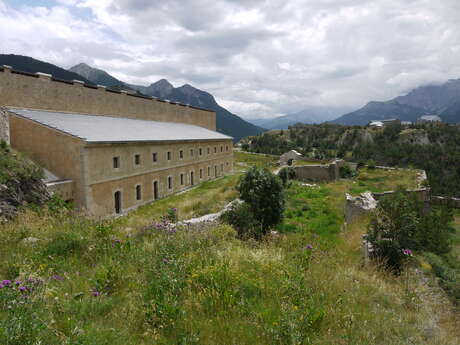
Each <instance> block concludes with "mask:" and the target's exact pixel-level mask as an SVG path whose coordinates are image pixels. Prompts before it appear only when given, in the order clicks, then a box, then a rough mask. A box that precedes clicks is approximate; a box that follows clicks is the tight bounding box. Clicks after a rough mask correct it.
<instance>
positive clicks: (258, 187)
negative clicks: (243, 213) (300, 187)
mask: <svg viewBox="0 0 460 345" xmlns="http://www.w3.org/2000/svg"><path fill="white" fill-rule="evenodd" d="M237 190H238V191H239V192H240V197H241V199H242V200H243V201H245V202H247V203H248V205H249V208H250V209H251V211H252V213H253V215H254V218H255V219H256V220H257V221H258V222H259V223H260V225H261V228H262V232H263V233H266V232H267V231H268V229H269V228H270V227H272V226H275V225H277V224H279V223H280V222H281V220H282V218H283V211H284V206H285V200H284V192H283V184H282V182H281V179H280V178H279V177H277V176H275V175H273V174H272V173H271V172H270V171H269V170H267V169H265V168H258V167H255V166H254V167H252V168H251V169H249V170H248V171H247V172H246V174H244V175H243V176H242V177H241V178H240V181H239V183H238V186H237Z"/></svg>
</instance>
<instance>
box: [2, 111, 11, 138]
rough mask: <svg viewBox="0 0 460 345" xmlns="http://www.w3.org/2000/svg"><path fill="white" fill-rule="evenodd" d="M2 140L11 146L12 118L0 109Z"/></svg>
mask: <svg viewBox="0 0 460 345" xmlns="http://www.w3.org/2000/svg"><path fill="white" fill-rule="evenodd" d="M0 140H3V141H5V142H6V143H7V144H10V117H9V115H8V113H7V112H6V111H5V110H4V109H2V108H0Z"/></svg>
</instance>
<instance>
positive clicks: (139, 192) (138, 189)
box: [136, 185, 142, 200]
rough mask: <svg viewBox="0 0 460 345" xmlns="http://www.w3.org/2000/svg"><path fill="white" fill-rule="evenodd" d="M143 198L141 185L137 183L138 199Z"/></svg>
mask: <svg viewBox="0 0 460 345" xmlns="http://www.w3.org/2000/svg"><path fill="white" fill-rule="evenodd" d="M141 199H142V192H141V186H140V185H137V186H136V200H141Z"/></svg>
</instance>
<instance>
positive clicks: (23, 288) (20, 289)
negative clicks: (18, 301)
mask: <svg viewBox="0 0 460 345" xmlns="http://www.w3.org/2000/svg"><path fill="white" fill-rule="evenodd" d="M19 291H21V292H25V291H27V288H26V287H25V286H20V287H19Z"/></svg>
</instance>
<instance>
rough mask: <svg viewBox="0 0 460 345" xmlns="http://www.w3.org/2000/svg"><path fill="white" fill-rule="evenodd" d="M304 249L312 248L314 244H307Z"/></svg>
mask: <svg viewBox="0 0 460 345" xmlns="http://www.w3.org/2000/svg"><path fill="white" fill-rule="evenodd" d="M303 249H305V250H312V249H313V246H312V245H311V244H307V245H306V246H305V247H304V248H303Z"/></svg>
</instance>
